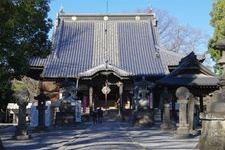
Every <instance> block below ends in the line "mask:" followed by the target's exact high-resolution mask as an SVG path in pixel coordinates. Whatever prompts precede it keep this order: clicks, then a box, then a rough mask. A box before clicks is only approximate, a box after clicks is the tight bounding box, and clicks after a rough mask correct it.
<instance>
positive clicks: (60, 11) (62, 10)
mask: <svg viewBox="0 0 225 150" xmlns="http://www.w3.org/2000/svg"><path fill="white" fill-rule="evenodd" d="M59 13H60V14H64V13H65V12H64V8H63V6H62V4H61V6H60V9H59Z"/></svg>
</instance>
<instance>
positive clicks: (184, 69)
mask: <svg viewBox="0 0 225 150" xmlns="http://www.w3.org/2000/svg"><path fill="white" fill-rule="evenodd" d="M158 83H159V84H163V85H199V86H201V85H205V86H210V85H212V86H218V83H219V77H218V76H217V75H216V74H214V73H213V72H212V71H211V70H209V69H208V68H207V67H205V66H204V65H203V64H202V63H201V60H198V59H197V56H196V55H195V54H194V53H193V52H191V53H190V54H189V55H188V56H186V57H184V58H182V59H181V61H180V64H179V65H178V66H177V67H176V69H174V70H173V71H172V72H171V73H170V74H169V75H167V76H165V77H164V78H162V79H160V80H159V81H158Z"/></svg>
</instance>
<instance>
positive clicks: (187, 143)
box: [0, 122, 199, 150]
mask: <svg viewBox="0 0 225 150" xmlns="http://www.w3.org/2000/svg"><path fill="white" fill-rule="evenodd" d="M14 129H15V127H14V126H9V127H7V128H2V129H1V128H0V136H1V138H2V141H3V145H4V147H5V148H6V150H33V149H34V150H55V149H58V150H73V149H79V150H105V149H107V150H108V149H111V150H114V149H117V150H120V149H121V150H124V149H129V150H131V149H132V150H133V149H135V150H136V149H137V150H138V149H140V150H142V149H147V150H148V149H149V150H166V149H168V150H172V149H173V150H193V149H196V145H197V144H198V139H199V136H195V137H191V138H187V139H178V138H176V136H175V135H176V134H175V132H174V131H171V132H167V133H165V132H161V131H160V129H159V126H158V125H156V126H155V127H152V128H138V127H132V126H130V124H128V123H126V122H123V123H121V122H104V123H103V124H97V125H93V124H91V123H86V124H81V125H80V126H77V127H63V128H52V129H50V130H49V131H48V132H43V133H30V135H31V137H32V138H31V139H29V140H24V141H17V140H13V139H12V135H13V134H14Z"/></svg>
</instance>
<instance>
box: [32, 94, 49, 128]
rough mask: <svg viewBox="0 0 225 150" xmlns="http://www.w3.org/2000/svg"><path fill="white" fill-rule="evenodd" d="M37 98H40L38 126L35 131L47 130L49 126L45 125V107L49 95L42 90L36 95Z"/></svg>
mask: <svg viewBox="0 0 225 150" xmlns="http://www.w3.org/2000/svg"><path fill="white" fill-rule="evenodd" d="M35 99H37V100H38V106H37V109H38V126H37V127H36V128H35V130H34V131H35V132H41V131H46V130H47V127H46V126H45V109H46V105H45V102H46V99H47V97H46V96H45V94H44V93H43V91H41V93H40V94H39V95H38V96H37V97H35Z"/></svg>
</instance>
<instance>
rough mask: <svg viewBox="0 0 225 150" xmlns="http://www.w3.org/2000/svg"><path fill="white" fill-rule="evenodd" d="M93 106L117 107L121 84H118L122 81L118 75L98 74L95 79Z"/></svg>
mask: <svg viewBox="0 0 225 150" xmlns="http://www.w3.org/2000/svg"><path fill="white" fill-rule="evenodd" d="M92 81H93V86H92V87H93V104H92V105H93V106H94V107H102V108H104V109H117V108H118V103H119V101H118V100H119V98H120V93H119V86H118V85H117V84H116V83H117V82H119V81H120V79H119V78H118V77H115V76H113V75H110V76H107V77H106V76H102V75H100V76H97V77H95V78H94V79H93V80H92Z"/></svg>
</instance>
